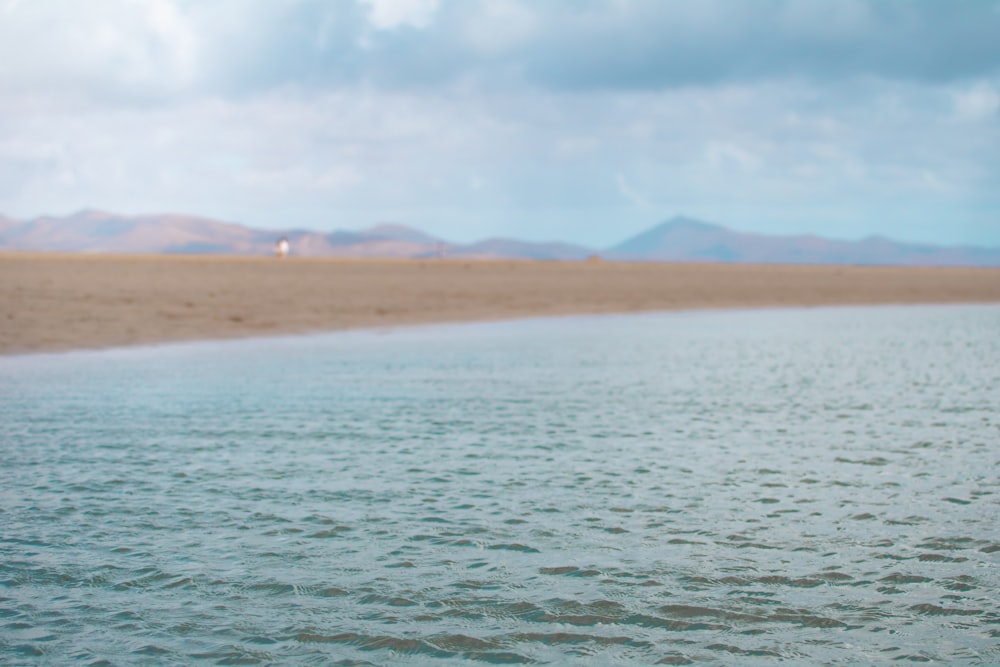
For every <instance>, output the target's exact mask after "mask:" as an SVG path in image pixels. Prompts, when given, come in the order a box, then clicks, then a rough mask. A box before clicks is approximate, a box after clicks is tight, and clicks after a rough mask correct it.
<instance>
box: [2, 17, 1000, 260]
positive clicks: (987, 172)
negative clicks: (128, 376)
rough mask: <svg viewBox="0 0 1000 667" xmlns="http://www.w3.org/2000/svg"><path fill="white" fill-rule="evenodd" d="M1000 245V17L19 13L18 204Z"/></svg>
mask: <svg viewBox="0 0 1000 667" xmlns="http://www.w3.org/2000/svg"><path fill="white" fill-rule="evenodd" d="M85 207H94V208H102V209H107V210H112V211H116V212H123V213H146V212H181V213H192V214H200V215H207V216H212V217H218V218H222V219H225V220H231V221H237V222H242V223H245V224H249V225H252V226H256V227H292V226H295V227H307V228H314V229H344V228H348V229H350V228H361V227H367V226H370V225H372V224H376V223H379V222H398V223H403V224H409V225H414V226H416V227H420V228H422V229H424V230H426V231H429V232H432V233H436V234H439V235H442V236H444V237H446V238H448V239H450V240H455V241H470V240H474V239H479V238H484V237H488V236H497V235H507V236H518V237H522V238H528V239H535V240H549V239H562V240H573V241H578V242H582V243H587V244H592V245H595V246H603V245H608V244H611V243H614V242H617V241H619V240H622V239H623V238H625V237H627V236H629V235H631V234H634V233H636V232H639V231H641V230H643V229H645V228H647V227H650V226H652V225H653V224H656V223H658V222H660V221H662V220H664V219H666V218H669V217H672V216H673V215H675V214H686V215H689V216H694V217H698V218H701V219H705V220H709V221H713V222H719V223H722V224H726V225H728V226H731V227H734V228H737V229H741V230H747V231H760V232H768V233H819V234H823V235H827V236H833V237H840V238H860V237H863V236H866V235H870V234H884V235H887V236H890V237H893V238H897V239H904V240H917V241H931V242H940V243H956V244H957V243H976V244H984V245H994V246H1000V0H970V1H962V0H958V1H954V2H934V1H931V0H926V1H924V2H920V1H916V0H896V1H894V0H878V1H874V0H872V1H866V0H746V1H743V2H741V1H737V0H730V1H715V0H698V1H697V2H693V1H691V0H679V1H669V0H603V1H598V0H544V1H537V0H477V1H473V0H332V1H331V0H315V1H309V0H284V1H278V0H258V1H252V0H88V1H87V2H80V1H79V0H0V213H4V214H7V215H10V216H15V217H31V216H35V215H39V214H43V213H53V214H65V213H69V212H72V211H75V210H78V209H81V208H85Z"/></svg>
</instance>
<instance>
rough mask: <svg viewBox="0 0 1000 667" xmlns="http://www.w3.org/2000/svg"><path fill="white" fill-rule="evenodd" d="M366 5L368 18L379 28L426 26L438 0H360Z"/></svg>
mask: <svg viewBox="0 0 1000 667" xmlns="http://www.w3.org/2000/svg"><path fill="white" fill-rule="evenodd" d="M361 1H362V2H363V4H365V5H368V8H369V10H368V11H369V19H370V20H371V22H372V25H373V26H375V27H376V28H378V29H380V30H392V29H393V28H398V27H400V26H410V27H413V28H426V27H427V26H428V25H430V23H431V20H432V19H433V18H434V13H435V12H437V10H438V0H361Z"/></svg>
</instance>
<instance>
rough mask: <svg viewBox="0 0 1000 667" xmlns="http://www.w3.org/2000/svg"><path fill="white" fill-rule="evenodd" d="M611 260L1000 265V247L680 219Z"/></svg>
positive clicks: (626, 244)
mask: <svg viewBox="0 0 1000 667" xmlns="http://www.w3.org/2000/svg"><path fill="white" fill-rule="evenodd" d="M604 256H605V257H606V258H608V259H620V260H631V261H660V262H662V261H698V262H746V263H762V264H778V263H780V264H872V265H874V264H893V265H941V266H1000V248H976V247H968V246H966V247H945V246H935V245H926V244H914V243H898V242H896V241H891V240H889V239H887V238H884V237H880V236H870V237H868V238H865V239H862V240H860V241H838V240H832V239H826V238H822V237H820V236H812V235H808V236H771V235H765V234H751V233H746V232H737V231H734V230H731V229H727V228H726V227H722V226H720V225H714V224H709V223H706V222H702V221H699V220H693V219H691V218H685V217H676V218H673V219H671V220H668V221H667V222H664V223H662V224H660V225H657V226H656V227H653V228H652V229H649V230H647V231H645V232H642V233H641V234H638V235H636V236H633V237H632V238H630V239H628V240H626V241H623V242H622V243H620V244H618V245H616V246H614V247H612V248H609V249H608V250H607V251H606V252H605V253H604Z"/></svg>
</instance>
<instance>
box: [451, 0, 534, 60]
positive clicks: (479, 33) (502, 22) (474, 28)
mask: <svg viewBox="0 0 1000 667" xmlns="http://www.w3.org/2000/svg"><path fill="white" fill-rule="evenodd" d="M473 7H474V10H475V11H474V12H473V13H472V14H470V15H469V16H468V18H467V19H466V21H465V24H464V26H463V38H464V41H465V43H466V44H467V45H468V46H469V47H470V48H472V49H474V50H476V51H482V52H486V53H493V52H497V51H502V50H504V49H509V48H511V47H513V46H515V45H517V44H518V43H519V42H522V41H523V40H525V39H526V38H528V37H529V36H530V35H532V34H533V33H534V32H535V30H536V29H537V28H538V26H539V19H538V17H537V16H536V15H535V14H534V12H532V11H531V10H530V9H528V8H527V7H526V6H524V5H523V4H521V3H520V2H517V1H516V0H482V1H481V2H477V3H476V4H475V5H474V6H473Z"/></svg>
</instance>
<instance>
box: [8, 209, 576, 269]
mask: <svg viewBox="0 0 1000 667" xmlns="http://www.w3.org/2000/svg"><path fill="white" fill-rule="evenodd" d="M280 238H287V239H288V241H289V244H290V245H291V250H292V254H293V255H295V256H300V257H399V258H404V257H443V256H447V257H456V258H468V259H473V258H518V259H520V258H523V259H577V258H580V257H585V256H587V255H588V254H590V253H592V252H593V251H591V250H589V249H586V248H582V247H580V246H572V245H569V244H561V243H530V242H526V241H513V240H502V239H494V240H490V241H483V242H480V243H474V244H472V245H458V244H454V243H448V242H446V241H444V240H442V239H439V238H437V237H434V236H431V235H429V234H426V233H424V232H422V231H420V230H418V229H413V228H411V227H406V226H403V225H393V224H381V225H376V226H375V227H372V228H370V229H364V230H360V231H343V230H341V231H334V232H330V233H323V232H316V231H309V230H303V229H290V230H289V229H285V230H273V229H272V230H267V229H251V228H250V227H246V226H244V225H239V224H235V223H231V222H221V221H218V220H212V219H209V218H199V217H194V216H185V215H136V216H127V215H118V214H115V213H107V212H104V211H95V210H84V211H80V212H78V213H74V214H73V215H69V216H65V217H53V216H43V217H39V218H34V219H33V220H26V221H18V220H12V219H10V218H6V217H3V216H0V249H2V250H49V251H53V250H54V251H64V252H117V253H166V254H177V253H183V254H235V255H268V254H271V253H272V252H273V250H274V244H275V242H276V241H277V240H278V239H280Z"/></svg>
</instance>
